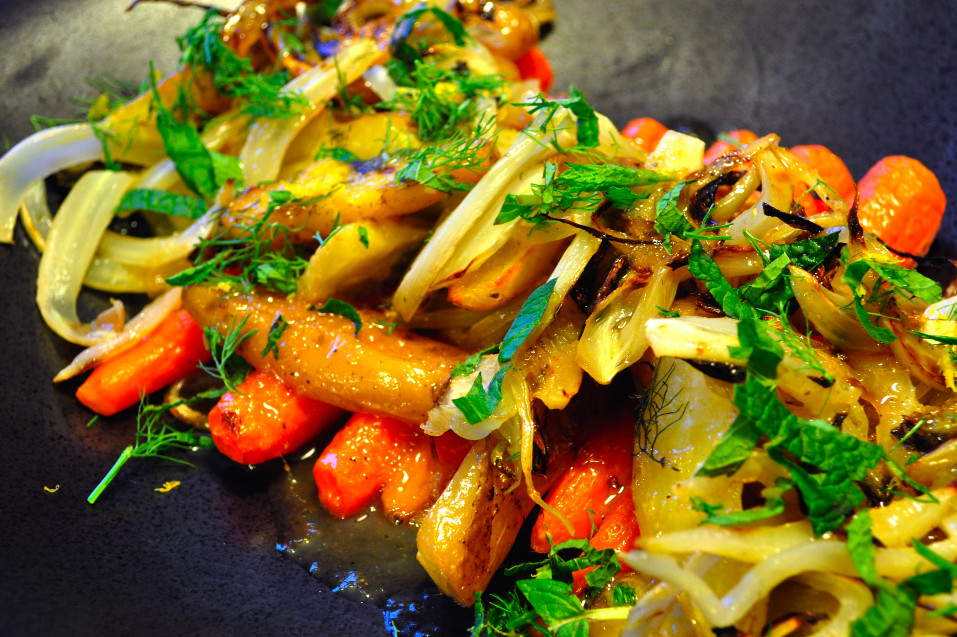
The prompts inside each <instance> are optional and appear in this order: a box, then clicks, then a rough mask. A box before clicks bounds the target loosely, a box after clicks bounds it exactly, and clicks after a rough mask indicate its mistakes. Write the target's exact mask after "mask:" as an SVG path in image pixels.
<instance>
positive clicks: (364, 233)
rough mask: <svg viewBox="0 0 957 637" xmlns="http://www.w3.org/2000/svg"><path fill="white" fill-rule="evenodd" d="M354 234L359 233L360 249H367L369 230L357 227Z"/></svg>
mask: <svg viewBox="0 0 957 637" xmlns="http://www.w3.org/2000/svg"><path fill="white" fill-rule="evenodd" d="M356 232H358V233H359V243H361V244H362V247H364V248H366V249H368V248H369V229H368V228H366V227H365V226H359V227H358V228H356Z"/></svg>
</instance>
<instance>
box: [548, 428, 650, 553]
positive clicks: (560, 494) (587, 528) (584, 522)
mask: <svg viewBox="0 0 957 637" xmlns="http://www.w3.org/2000/svg"><path fill="white" fill-rule="evenodd" d="M633 436H634V431H633V424H632V421H631V417H630V415H629V414H627V413H623V414H621V415H619V416H617V417H616V418H615V419H614V420H612V421H611V422H609V423H608V424H606V425H605V426H604V427H602V428H601V429H599V430H598V431H596V432H595V433H594V434H593V435H592V436H591V438H589V439H588V440H587V441H586V442H585V444H584V446H583V447H582V449H581V451H579V453H578V456H577V457H576V458H575V461H574V462H573V463H572V465H571V467H569V468H568V470H567V471H566V472H565V474H564V475H562V477H560V478H559V479H558V482H557V483H556V484H555V486H554V487H553V488H552V490H551V491H549V493H548V496H547V497H546V498H545V502H546V503H547V504H549V505H550V506H551V507H553V508H554V509H556V510H557V511H558V512H560V513H561V514H562V515H564V517H565V518H566V519H567V520H568V522H569V523H570V524H571V527H572V532H569V530H568V528H567V527H566V526H565V524H564V523H563V522H562V520H561V519H559V517H558V516H556V515H555V514H553V513H552V512H550V511H547V510H543V511H542V512H541V513H540V514H539V516H538V519H537V520H536V521H535V525H534V526H533V527H532V540H531V546H532V550H533V551H536V552H538V553H547V552H548V551H549V548H550V547H551V545H552V544H561V543H562V542H564V541H566V540H570V539H585V538H588V537H591V535H592V529H593V525H594V526H600V524H601V521H602V519H603V518H604V516H605V513H606V512H607V510H608V504H609V503H610V502H611V501H612V499H614V498H615V496H616V495H617V494H618V493H619V492H621V491H622V490H624V488H625V487H626V486H627V485H629V484H631V470H632V441H633ZM549 538H551V543H549Z"/></svg>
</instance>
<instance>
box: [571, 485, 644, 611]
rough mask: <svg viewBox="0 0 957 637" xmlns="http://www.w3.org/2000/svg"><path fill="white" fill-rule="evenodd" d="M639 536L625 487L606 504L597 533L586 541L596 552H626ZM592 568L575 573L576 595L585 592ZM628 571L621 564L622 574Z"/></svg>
mask: <svg viewBox="0 0 957 637" xmlns="http://www.w3.org/2000/svg"><path fill="white" fill-rule="evenodd" d="M639 535H640V531H639V529H638V518H637V517H635V501H634V499H633V498H632V492H631V487H630V486H629V487H625V490H624V491H622V492H621V493H620V494H618V495H617V496H615V499H614V500H612V501H611V502H610V503H609V504H608V510H607V511H606V512H605V519H604V520H602V522H601V526H600V527H598V531H596V532H595V535H593V536H592V538H591V539H590V540H588V543H589V544H591V545H592V546H593V547H594V548H596V549H598V550H602V549H615V550H616V551H628V550H631V549H632V548H634V545H635V540H637V539H638V536H639ZM593 568H594V567H590V568H585V569H582V570H580V571H575V573H574V575H573V577H574V584H573V586H574V590H575V594H576V595H578V594H579V593H581V592H582V591H583V590H585V585H586V583H585V574H586V573H588V572H589V571H591V570H593ZM630 571H631V568H630V567H629V566H628V565H626V564H622V568H621V572H622V573H628V572H630Z"/></svg>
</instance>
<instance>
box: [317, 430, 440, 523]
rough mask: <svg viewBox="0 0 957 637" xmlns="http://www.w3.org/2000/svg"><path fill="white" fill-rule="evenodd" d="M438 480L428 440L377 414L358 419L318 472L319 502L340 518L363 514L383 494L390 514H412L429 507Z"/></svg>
mask: <svg viewBox="0 0 957 637" xmlns="http://www.w3.org/2000/svg"><path fill="white" fill-rule="evenodd" d="M433 475H434V473H433V460H432V449H431V443H430V440H429V437H428V435H426V434H424V433H422V432H421V431H419V429H418V427H417V426H416V425H410V424H408V423H405V422H403V421H401V420H397V419H395V418H389V417H388V416H377V415H372V414H353V416H352V417H351V418H350V419H349V421H348V422H347V423H346V425H345V426H344V427H343V428H342V429H341V430H340V431H339V432H338V433H337V434H336V435H335V437H333V439H332V442H330V443H329V445H328V446H327V447H326V448H325V450H324V451H323V452H322V455H320V456H319V459H318V460H317V461H316V465H315V467H314V468H313V476H314V477H315V479H316V486H317V488H318V490H319V501H320V502H321V503H322V505H323V506H324V507H326V509H328V511H329V512H330V513H332V514H333V515H336V516H338V517H340V518H347V517H349V516H352V515H355V514H356V513H358V512H359V511H360V510H362V509H363V508H364V507H366V506H368V505H369V504H371V503H372V501H373V500H374V499H375V497H376V495H378V493H379V492H380V491H382V492H383V502H384V504H385V506H386V509H387V510H389V511H390V512H392V513H393V514H395V515H396V516H398V517H405V516H408V515H411V514H412V513H414V512H415V511H417V510H420V509H421V508H424V507H425V506H427V505H428V504H429V499H430V498H431V496H432V495H433V491H434V489H433V477H432V476H433ZM416 507H418V508H416Z"/></svg>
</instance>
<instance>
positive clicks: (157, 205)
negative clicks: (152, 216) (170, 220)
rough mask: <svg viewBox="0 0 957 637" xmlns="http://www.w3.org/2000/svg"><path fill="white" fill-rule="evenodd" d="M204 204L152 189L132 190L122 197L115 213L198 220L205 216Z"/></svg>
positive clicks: (201, 201)
mask: <svg viewBox="0 0 957 637" xmlns="http://www.w3.org/2000/svg"><path fill="white" fill-rule="evenodd" d="M206 209H207V206H206V202H204V201H203V200H202V199H199V198H198V197H191V196H189V195H180V194H176V193H172V192H166V191H165V190H154V189H152V188H134V189H133V190H130V191H129V192H127V193H125V194H124V195H123V199H121V200H120V204H119V205H118V206H117V207H116V212H117V213H120V212H124V211H127V210H148V211H150V212H158V213H160V214H164V215H172V216H174V217H186V218H187V219H199V218H200V217H202V216H203V215H204V214H206Z"/></svg>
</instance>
